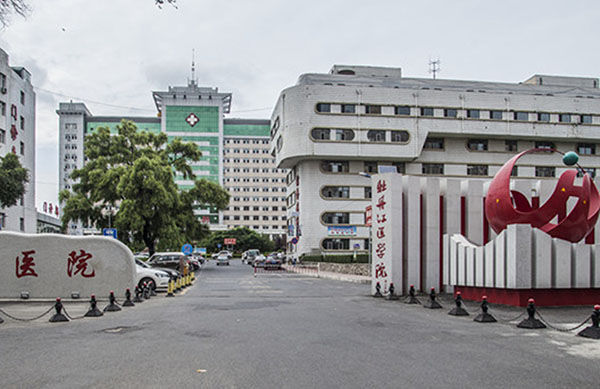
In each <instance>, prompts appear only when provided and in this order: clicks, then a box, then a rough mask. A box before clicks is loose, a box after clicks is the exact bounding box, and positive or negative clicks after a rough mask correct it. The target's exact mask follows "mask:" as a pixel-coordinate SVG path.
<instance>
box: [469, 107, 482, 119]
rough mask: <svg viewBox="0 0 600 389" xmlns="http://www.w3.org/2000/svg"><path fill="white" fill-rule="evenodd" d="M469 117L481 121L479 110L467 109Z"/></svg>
mask: <svg viewBox="0 0 600 389" xmlns="http://www.w3.org/2000/svg"><path fill="white" fill-rule="evenodd" d="M467 117H468V118H469V119H479V110H478V109H467Z"/></svg>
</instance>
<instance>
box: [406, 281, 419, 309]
mask: <svg viewBox="0 0 600 389" xmlns="http://www.w3.org/2000/svg"><path fill="white" fill-rule="evenodd" d="M404 304H419V305H421V302H420V301H419V299H418V298H417V297H416V296H415V286H414V285H411V286H410V289H409V290H408V297H407V298H406V300H404Z"/></svg>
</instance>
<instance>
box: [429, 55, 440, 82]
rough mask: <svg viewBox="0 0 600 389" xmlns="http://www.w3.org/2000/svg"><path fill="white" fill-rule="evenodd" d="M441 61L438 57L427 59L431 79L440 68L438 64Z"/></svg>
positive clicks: (434, 77)
mask: <svg viewBox="0 0 600 389" xmlns="http://www.w3.org/2000/svg"><path fill="white" fill-rule="evenodd" d="M441 63H442V61H440V59H439V58H438V59H436V60H431V59H430V60H429V73H431V74H432V75H433V79H434V80H435V79H436V76H437V74H438V73H439V72H440V71H441V70H442V69H440V64H441Z"/></svg>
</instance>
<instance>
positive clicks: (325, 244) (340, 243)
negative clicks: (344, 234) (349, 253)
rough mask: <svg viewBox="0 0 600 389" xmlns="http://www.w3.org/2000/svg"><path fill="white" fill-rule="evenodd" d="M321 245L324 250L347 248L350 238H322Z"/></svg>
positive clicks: (348, 247)
mask: <svg viewBox="0 0 600 389" xmlns="http://www.w3.org/2000/svg"><path fill="white" fill-rule="evenodd" d="M321 247H322V248H323V249H324V250H349V249H350V239H340V238H337V239H323V241H322V242H321Z"/></svg>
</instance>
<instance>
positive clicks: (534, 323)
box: [517, 298, 546, 330]
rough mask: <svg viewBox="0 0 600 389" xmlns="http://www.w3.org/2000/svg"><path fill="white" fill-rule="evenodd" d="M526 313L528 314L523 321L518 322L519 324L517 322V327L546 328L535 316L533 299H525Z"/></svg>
mask: <svg viewBox="0 0 600 389" xmlns="http://www.w3.org/2000/svg"><path fill="white" fill-rule="evenodd" d="M527 315H528V317H527V318H526V319H523V321H522V322H520V323H519V324H517V327H519V328H527V329H530V330H534V329H539V328H546V326H545V325H544V323H542V322H541V321H539V320H538V319H536V318H535V300H534V299H531V298H530V299H529V300H528V301H527Z"/></svg>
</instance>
